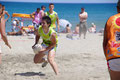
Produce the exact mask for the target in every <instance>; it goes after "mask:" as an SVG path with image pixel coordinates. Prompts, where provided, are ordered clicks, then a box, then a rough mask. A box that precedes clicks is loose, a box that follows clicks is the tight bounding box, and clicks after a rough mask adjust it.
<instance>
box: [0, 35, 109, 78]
mask: <svg viewBox="0 0 120 80" xmlns="http://www.w3.org/2000/svg"><path fill="white" fill-rule="evenodd" d="M59 35H60V36H59V43H58V48H57V52H56V58H55V60H56V62H57V64H58V68H59V75H58V76H56V75H55V73H54V72H53V70H52V68H51V66H50V64H48V65H47V66H46V67H45V68H42V67H41V64H34V63H33V57H34V55H35V54H34V53H33V50H32V48H31V47H32V45H33V44H34V39H30V38H29V36H8V40H9V42H10V44H11V46H12V49H11V50H10V49H9V48H8V47H7V46H5V45H4V42H3V41H2V40H0V45H1V47H2V64H1V65H0V80H109V79H110V78H109V74H108V70H107V65H106V60H105V57H104V53H103V48H102V41H103V36H99V34H87V38H86V39H83V38H81V39H79V40H77V39H76V40H71V39H68V38H66V34H62V33H60V34H59Z"/></svg>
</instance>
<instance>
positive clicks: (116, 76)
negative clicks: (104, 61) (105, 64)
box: [109, 70, 120, 80]
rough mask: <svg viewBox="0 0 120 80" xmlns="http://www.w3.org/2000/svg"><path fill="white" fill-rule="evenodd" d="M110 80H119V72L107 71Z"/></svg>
mask: <svg viewBox="0 0 120 80" xmlns="http://www.w3.org/2000/svg"><path fill="white" fill-rule="evenodd" d="M109 73H110V78H111V80H120V71H119V72H117V71H112V70H109Z"/></svg>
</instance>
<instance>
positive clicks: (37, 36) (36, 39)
mask: <svg viewBox="0 0 120 80" xmlns="http://www.w3.org/2000/svg"><path fill="white" fill-rule="evenodd" d="M39 39H40V35H39V33H38V32H37V34H36V37H35V44H34V45H33V46H32V48H34V46H35V45H36V44H37V43H38V41H39Z"/></svg>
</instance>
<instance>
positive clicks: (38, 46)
mask: <svg viewBox="0 0 120 80" xmlns="http://www.w3.org/2000/svg"><path fill="white" fill-rule="evenodd" d="M41 49H42V46H41V45H40V44H36V45H35V46H34V47H33V52H34V53H35V54H38V52H39V51H40V50H41Z"/></svg>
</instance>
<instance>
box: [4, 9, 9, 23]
mask: <svg viewBox="0 0 120 80" xmlns="http://www.w3.org/2000/svg"><path fill="white" fill-rule="evenodd" d="M5 14H6V15H7V16H8V17H7V19H5V21H7V20H8V19H9V17H10V15H9V14H8V12H7V11H5Z"/></svg>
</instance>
